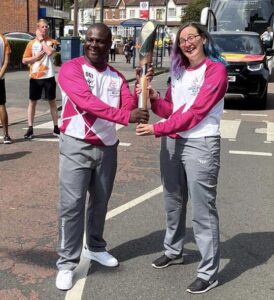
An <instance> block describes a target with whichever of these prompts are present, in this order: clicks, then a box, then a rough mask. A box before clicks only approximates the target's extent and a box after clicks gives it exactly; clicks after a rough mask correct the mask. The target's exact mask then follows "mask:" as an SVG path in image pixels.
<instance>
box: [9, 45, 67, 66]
mask: <svg viewBox="0 0 274 300" xmlns="http://www.w3.org/2000/svg"><path fill="white" fill-rule="evenodd" d="M9 44H10V48H11V56H10V63H9V68H8V69H9V70H26V69H28V66H27V65H24V64H23V63H22V58H23V54H24V52H25V49H26V46H27V44H28V41H18V40H9ZM53 62H54V64H55V65H56V66H60V65H61V55H60V53H59V52H56V53H54V56H53Z"/></svg>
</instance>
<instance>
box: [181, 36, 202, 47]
mask: <svg viewBox="0 0 274 300" xmlns="http://www.w3.org/2000/svg"><path fill="white" fill-rule="evenodd" d="M197 36H200V34H196V35H190V36H188V37H187V39H183V38H180V39H179V44H180V45H185V44H186V42H189V43H190V44H191V43H194V42H195V41H196V37H197Z"/></svg>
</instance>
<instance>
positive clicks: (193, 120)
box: [136, 22, 227, 294]
mask: <svg viewBox="0 0 274 300" xmlns="http://www.w3.org/2000/svg"><path fill="white" fill-rule="evenodd" d="M226 89H227V73H226V68H225V62H224V61H223V59H222V58H221V56H220V54H219V53H218V52H217V50H216V49H215V47H214V44H213V42H212V39H211V37H210V35H209V33H208V32H207V31H206V30H205V29H204V28H203V27H202V26H201V25H199V24H197V23H193V22H190V23H187V24H185V25H183V26H182V27H181V28H180V29H179V31H178V33H177V36H176V41H175V45H174V52H173V57H172V71H171V84H170V85H169V86H168V90H167V93H166V96H165V98H164V99H163V98H162V97H161V96H160V95H159V93H158V92H157V91H156V90H154V89H153V88H152V87H150V90H149V91H150V100H151V105H152V110H153V111H154V112H155V113H156V114H157V115H158V116H160V117H162V118H165V119H166V120H165V121H164V122H159V123H155V124H140V125H138V126H137V129H136V130H137V135H140V136H142V135H155V136H156V137H160V136H161V137H162V143H161V154H160V168H161V179H162V183H163V188H164V200H165V209H166V220H167V229H166V235H165V239H164V248H165V252H164V255H162V256H161V257H159V258H158V259H156V260H155V261H154V262H153V263H152V266H153V267H154V268H158V269H161V268H165V267H167V266H169V265H172V264H178V263H182V262H183V256H182V255H183V250H184V240H185V233H186V209H187V201H188V197H190V199H191V202H192V224H193V230H194V237H195V240H196V244H197V246H198V248H199V251H200V254H201V257H202V259H201V261H200V264H199V266H198V270H197V272H198V274H197V278H196V280H195V281H194V282H193V283H192V284H190V285H189V286H188V288H187V291H188V292H190V293H195V294H199V293H205V292H207V291H208V290H210V289H212V288H213V287H215V286H217V285H218V278H217V273H218V268H219V261H220V240H219V219H218V212H217V207H216V193H217V179H218V173H219V168H220V119H221V116H222V113H223V107H224V95H225V92H226Z"/></svg>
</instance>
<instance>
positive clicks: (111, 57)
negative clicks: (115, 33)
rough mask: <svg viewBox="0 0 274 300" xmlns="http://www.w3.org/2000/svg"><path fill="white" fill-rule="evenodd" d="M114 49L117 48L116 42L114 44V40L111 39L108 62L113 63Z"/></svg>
mask: <svg viewBox="0 0 274 300" xmlns="http://www.w3.org/2000/svg"><path fill="white" fill-rule="evenodd" d="M116 47H117V45H116V42H115V40H114V39H113V40H112V43H111V47H110V60H111V61H112V62H115V56H116Z"/></svg>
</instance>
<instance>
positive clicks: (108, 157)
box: [56, 23, 149, 290]
mask: <svg viewBox="0 0 274 300" xmlns="http://www.w3.org/2000/svg"><path fill="white" fill-rule="evenodd" d="M110 47H111V31H110V29H109V28H108V27H107V26H106V25H105V24H101V23H96V24H93V25H91V26H90V27H89V29H88V30H87V34H86V40H85V43H84V51H85V54H84V56H81V57H79V58H75V59H73V60H71V61H68V62H66V63H64V64H63V65H62V67H61V69H60V72H59V76H58V81H59V85H60V88H61V90H62V95H63V99H62V101H63V102H62V104H63V105H62V106H63V109H62V114H61V126H60V130H61V135H60V171H59V178H60V180H59V181H60V202H59V243H58V255H59V259H58V261H57V267H58V270H59V272H58V274H57V277H56V287H57V288H58V289H61V290H68V289H70V288H71V287H72V281H73V270H74V268H75V267H76V266H77V265H78V263H79V260H80V254H81V252H82V246H83V235H84V224H86V243H85V245H84V248H83V255H84V256H85V257H87V258H88V259H91V260H94V261H97V262H98V263H100V264H102V265H104V266H107V267H116V266H118V264H119V263H118V261H117V259H116V258H115V257H113V256H112V255H111V254H110V253H109V252H107V250H106V245H107V243H106V241H105V240H104V238H103V233H104V224H105V217H106V213H107V206H108V201H109V198H110V195H111V192H112V188H113V183H114V178H115V174H116V168H117V147H118V144H119V140H118V138H117V135H116V129H115V124H116V123H119V124H123V125H128V124H129V123H137V122H144V123H146V122H147V121H148V117H149V115H148V111H147V110H142V109H138V108H135V107H137V99H135V98H133V96H132V95H131V93H130V90H129V87H128V84H127V82H126V80H125V78H124V76H123V75H122V74H121V73H120V72H118V71H117V70H116V69H115V68H113V67H111V66H110V65H108V64H107V57H108V55H109V49H110ZM87 192H89V195H90V198H89V201H88V208H87V211H86V221H85V202H86V196H87Z"/></svg>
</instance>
